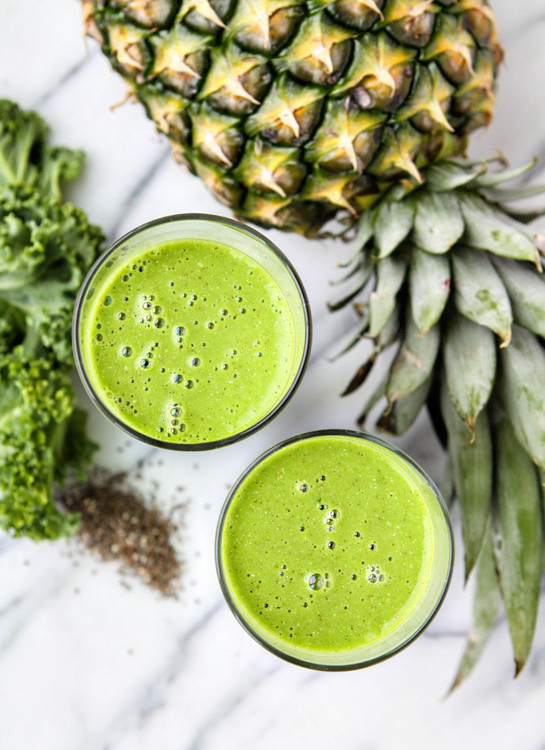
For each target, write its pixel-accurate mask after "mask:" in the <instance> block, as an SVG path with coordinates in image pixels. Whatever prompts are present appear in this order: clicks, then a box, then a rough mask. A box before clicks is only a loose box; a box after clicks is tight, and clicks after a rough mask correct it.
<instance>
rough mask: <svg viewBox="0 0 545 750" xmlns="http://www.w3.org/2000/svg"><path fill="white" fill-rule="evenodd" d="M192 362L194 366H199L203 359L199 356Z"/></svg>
mask: <svg viewBox="0 0 545 750" xmlns="http://www.w3.org/2000/svg"><path fill="white" fill-rule="evenodd" d="M191 364H192V365H193V367H199V365H200V364H201V360H200V359H199V358H198V357H195V358H194V359H192V360H191Z"/></svg>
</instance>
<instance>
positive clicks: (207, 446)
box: [72, 213, 312, 451]
mask: <svg viewBox="0 0 545 750" xmlns="http://www.w3.org/2000/svg"><path fill="white" fill-rule="evenodd" d="M187 221H204V222H210V223H212V224H214V223H216V224H224V225H225V224H227V225H228V226H230V227H232V228H233V229H236V230H238V231H243V232H246V233H247V234H250V235H252V236H253V237H254V238H255V239H257V240H258V241H259V242H261V243H262V244H263V245H265V246H266V247H267V248H268V250H269V251H270V252H272V253H273V255H276V257H278V258H279V260H280V261H281V262H282V263H283V265H284V267H285V268H286V269H287V271H288V273H289V275H290V276H291V278H292V280H293V282H294V284H295V287H296V289H297V292H298V294H299V297H300V300H301V307H302V309H303V315H304V330H305V338H304V342H303V351H302V357H301V361H300V363H299V366H298V368H297V372H296V373H295V375H294V377H293V380H292V382H291V384H290V386H289V388H288V390H287V391H286V393H285V394H284V396H283V397H282V399H281V400H280V401H279V402H278V403H277V404H276V405H275V406H274V407H273V408H272V409H271V410H270V411H269V412H267V414H265V416H264V417H263V418H262V419H260V420H259V421H258V422H256V423H255V424H253V425H251V426H250V427H247V428H246V429H244V430H241V431H240V432H237V433H236V434H234V435H229V436H228V437H225V438H221V439H220V440H210V441H209V442H202V443H171V442H168V441H166V440H161V439H159V438H154V437H151V436H149V435H144V434H143V433H141V432H139V431H138V430H135V429H134V428H133V427H131V426H130V425H128V424H125V423H124V422H123V421H122V420H121V419H119V417H118V416H117V415H116V414H114V413H113V412H112V411H110V410H109V409H108V407H107V406H106V404H104V402H103V401H102V400H101V399H100V398H99V396H98V394H97V393H96V391H95V389H94V387H93V384H92V383H91V381H90V379H89V377H88V376H87V371H86V369H85V366H84V364H83V354H82V350H81V346H80V340H79V325H80V320H81V313H82V308H83V303H84V301H85V297H86V295H87V292H88V290H89V287H90V286H91V283H92V281H93V279H94V277H95V275H96V273H97V271H98V270H99V269H100V268H101V267H102V266H103V265H104V263H105V262H106V261H107V260H108V258H109V257H110V256H111V255H112V254H113V253H114V252H115V251H116V250H118V248H119V247H120V246H121V245H123V244H125V243H126V242H127V241H128V240H130V239H131V238H132V237H134V236H136V235H138V234H140V233H142V232H144V231H146V230H148V229H151V228H153V227H156V226H161V225H163V224H174V223H176V222H187ZM311 345H312V316H311V311H310V303H309V300H308V296H307V293H306V290H305V287H304V286H303V282H302V281H301V278H300V277H299V274H298V273H297V271H296V270H295V267H294V266H293V264H292V263H291V261H290V260H289V258H288V257H287V256H286V255H285V254H284V253H283V252H282V250H280V248H279V247H278V246H277V245H275V243H274V242H272V240H270V239H269V238H268V237H266V236H265V235H264V234H262V233H261V232H259V231H257V230H256V229H254V228H253V227H250V226H248V225H247V224H243V223H242V222H240V221H236V220H235V219H231V218H228V217H223V216H219V215H217V214H205V213H184V214H170V215H168V216H162V217H159V218H157V219H152V220H151V221H147V222H144V223H143V224H140V225H138V226H137V227H134V229H131V230H130V231H129V232H126V233H125V234H124V235H122V236H121V237H119V238H118V239H117V240H115V241H114V242H113V243H112V244H110V245H109V246H108V247H107V248H106V249H105V250H104V251H103V252H102V253H101V254H100V255H99V257H98V258H97V259H96V260H95V262H94V263H93V265H92V266H91V268H90V269H89V271H88V272H87V274H86V276H85V278H84V280H83V282H82V285H81V287H80V290H79V292H78V296H77V298H76V303H75V306H74V315H73V318H72V348H73V351H74V361H75V365H76V370H77V373H78V375H79V378H80V380H81V382H82V384H83V387H84V389H85V391H86V393H87V395H88V396H89V398H90V399H91V401H92V402H93V404H94V405H95V406H96V407H97V409H98V410H99V411H100V412H101V414H102V415H103V416H105V417H106V418H107V419H108V420H109V421H110V422H112V424H114V425H115V426H116V427H118V428H119V429H121V430H122V431H123V432H125V433H126V434H128V435H130V436H131V437H133V438H136V439H137V440H140V441H141V442H143V443H146V444H147V445H151V446H153V447H155V448H166V449H167V450H173V451H206V450H214V449H216V448H222V447H224V446H227V445H232V444H233V443H238V442H239V441H240V440H244V439H245V438H247V437H249V436H250V435H253V434H254V433H255V432H258V431H259V430H261V429H262V428H263V427H265V426H266V425H267V424H268V423H269V422H271V421H272V420H273V419H274V418H275V417H276V416H277V415H278V414H279V413H280V412H281V411H282V409H283V408H284V407H285V406H286V404H287V403H288V401H289V400H290V399H291V398H292V396H293V395H294V394H295V392H296V390H297V389H298V387H299V385H300V384H301V381H302V379H303V375H304V373H305V370H306V368H307V365H308V361H309V358H310V351H311Z"/></svg>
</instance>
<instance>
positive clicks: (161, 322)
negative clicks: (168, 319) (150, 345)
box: [153, 318, 165, 328]
mask: <svg viewBox="0 0 545 750" xmlns="http://www.w3.org/2000/svg"><path fill="white" fill-rule="evenodd" d="M153 325H154V326H155V327H156V328H164V326H165V320H164V318H155V320H154V321H153Z"/></svg>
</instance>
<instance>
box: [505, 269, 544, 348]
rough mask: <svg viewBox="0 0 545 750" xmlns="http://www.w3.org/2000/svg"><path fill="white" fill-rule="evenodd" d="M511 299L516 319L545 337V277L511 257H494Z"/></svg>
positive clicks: (533, 331)
mask: <svg viewBox="0 0 545 750" xmlns="http://www.w3.org/2000/svg"><path fill="white" fill-rule="evenodd" d="M492 261H493V263H494V265H495V267H496V270H497V271H498V273H499V275H500V276H501V280H502V281H503V283H504V285H505V288H506V289H507V292H508V294H509V297H510V299H511V307H512V309H513V315H514V318H515V321H516V322H517V323H519V324H520V325H522V326H524V327H525V328H528V330H530V331H532V333H537V334H538V336H542V337H543V338H545V278H544V275H543V274H539V273H537V271H535V269H533V268H531V267H529V266H524V265H522V263H519V262H517V261H516V260H510V259H509V258H498V257H497V256H495V257H493V258H492Z"/></svg>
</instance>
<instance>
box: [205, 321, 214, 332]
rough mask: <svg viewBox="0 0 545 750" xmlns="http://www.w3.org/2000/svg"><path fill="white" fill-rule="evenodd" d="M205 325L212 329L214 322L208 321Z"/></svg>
mask: <svg viewBox="0 0 545 750" xmlns="http://www.w3.org/2000/svg"><path fill="white" fill-rule="evenodd" d="M206 327H207V328H208V329H209V330H212V329H213V328H214V324H213V323H212V322H210V323H207V324H206Z"/></svg>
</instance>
